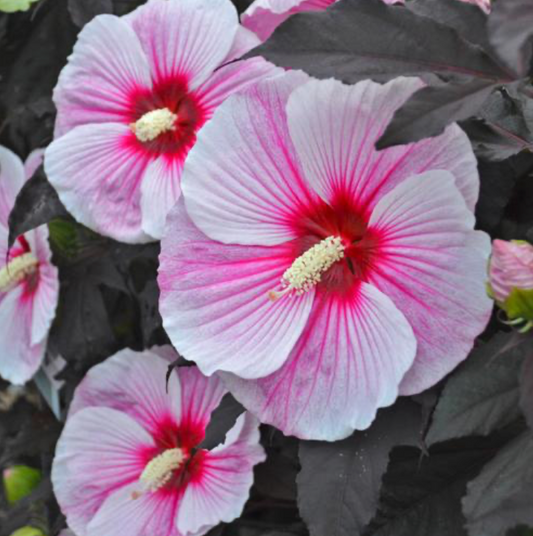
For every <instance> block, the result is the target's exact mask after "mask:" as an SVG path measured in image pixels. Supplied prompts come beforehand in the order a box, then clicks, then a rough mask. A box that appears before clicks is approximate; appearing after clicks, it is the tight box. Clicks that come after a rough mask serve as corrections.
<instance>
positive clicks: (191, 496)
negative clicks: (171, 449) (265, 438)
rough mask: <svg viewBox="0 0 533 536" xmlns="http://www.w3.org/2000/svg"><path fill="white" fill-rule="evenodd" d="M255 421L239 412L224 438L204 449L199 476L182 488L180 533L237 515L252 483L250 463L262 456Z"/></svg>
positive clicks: (202, 529)
mask: <svg viewBox="0 0 533 536" xmlns="http://www.w3.org/2000/svg"><path fill="white" fill-rule="evenodd" d="M258 424H259V423H258V421H257V420H256V419H255V418H254V417H252V415H250V414H249V413H246V414H244V415H241V416H240V417H239V419H238V420H237V423H236V424H235V426H234V427H233V428H232V429H231V430H230V431H229V432H228V435H227V437H226V441H225V443H224V444H223V445H220V446H218V447H216V448H215V449H213V450H212V451H210V452H208V453H206V455H205V458H204V460H203V464H202V473H201V477H200V478H199V479H197V480H195V481H192V482H191V483H190V484H189V485H188V486H187V488H186V490H185V493H184V495H183V498H182V500H181V501H180V504H179V507H178V512H177V513H178V517H177V527H178V529H179V531H180V533H182V534H188V535H197V534H198V535H199V534H205V533H206V532H207V531H208V530H209V529H210V528H212V527H214V526H215V525H218V523H220V522H221V521H222V522H225V523H229V522H231V521H233V520H234V519H236V518H238V517H239V516H240V515H241V513H242V510H243V508H244V504H245V503H246V501H247V499H248V496H249V494H250V488H251V487H252V484H253V478H254V475H253V468H254V465H256V464H258V463H260V462H262V461H264V460H265V457H266V456H265V452H264V450H263V448H262V447H261V445H259V429H258Z"/></svg>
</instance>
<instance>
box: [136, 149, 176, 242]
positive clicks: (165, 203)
mask: <svg viewBox="0 0 533 536" xmlns="http://www.w3.org/2000/svg"><path fill="white" fill-rule="evenodd" d="M182 171H183V161H182V160H181V159H180V158H167V157H165V156H164V155H163V156H159V157H158V158H156V159H155V160H152V161H151V162H150V164H149V165H148V167H147V168H146V171H145V173H144V177H143V180H142V184H141V212H142V229H143V231H144V232H145V233H146V234H147V235H150V236H153V237H154V238H158V239H161V238H162V236H163V232H164V229H165V222H166V220H167V214H168V213H169V211H170V209H171V208H172V207H173V206H174V205H175V204H176V202H177V201H178V199H179V197H180V194H181V188H180V182H181V174H182Z"/></svg>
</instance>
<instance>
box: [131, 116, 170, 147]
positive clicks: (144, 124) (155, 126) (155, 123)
mask: <svg viewBox="0 0 533 536" xmlns="http://www.w3.org/2000/svg"><path fill="white" fill-rule="evenodd" d="M177 119H178V116H177V115H176V114H174V113H172V112H171V111H170V110H169V109H168V108H160V109H158V110H152V111H151V112H147V113H145V114H144V115H143V116H142V117H141V118H140V119H139V120H138V121H136V122H135V123H131V125H130V128H131V130H132V132H133V133H134V134H135V136H137V139H138V140H139V141H142V142H147V141H153V140H155V139H156V138H157V137H158V136H160V135H161V134H163V133H165V132H170V131H172V130H175V128H176V126H175V123H176V120H177Z"/></svg>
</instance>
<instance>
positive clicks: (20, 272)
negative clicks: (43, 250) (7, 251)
mask: <svg viewBox="0 0 533 536" xmlns="http://www.w3.org/2000/svg"><path fill="white" fill-rule="evenodd" d="M38 266H39V261H38V260H37V259H36V258H35V255H34V254H33V253H29V252H28V253H24V254H22V255H19V256H18V257H15V258H14V259H12V260H11V261H9V262H8V263H7V264H6V265H5V266H4V267H3V268H2V269H1V270H0V292H7V291H8V290H11V289H12V288H14V287H16V286H17V285H18V284H19V283H20V282H21V281H22V280H23V279H25V278H26V277H27V276H29V275H31V274H33V273H34V272H35V271H36V270H37V267H38Z"/></svg>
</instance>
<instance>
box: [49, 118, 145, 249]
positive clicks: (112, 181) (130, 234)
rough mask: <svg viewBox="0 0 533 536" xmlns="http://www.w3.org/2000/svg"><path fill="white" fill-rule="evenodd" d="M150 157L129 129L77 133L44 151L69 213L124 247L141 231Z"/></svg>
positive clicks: (88, 128)
mask: <svg viewBox="0 0 533 536" xmlns="http://www.w3.org/2000/svg"><path fill="white" fill-rule="evenodd" d="M151 158H152V157H151V155H150V154H149V153H146V152H145V151H142V150H139V147H138V145H137V143H136V139H135V136H134V134H133V133H132V132H131V131H130V129H129V127H128V126H126V125H120V124H118V123H106V124H96V125H84V126H81V127H76V128H75V129H74V130H72V131H70V132H68V133H67V134H66V135H65V136H62V137H61V138H58V139H56V140H55V141H53V142H52V143H51V145H50V146H49V147H48V148H47V150H46V155H45V170H46V174H47V176H48V179H49V180H50V182H51V184H52V185H53V186H54V188H55V189H56V190H57V193H58V195H59V198H60V199H61V201H62V202H63V204H64V205H65V207H66V208H67V210H68V211H69V212H70V213H71V214H72V215H73V216H74V217H75V218H76V219H77V220H78V221H79V222H80V223H82V224H84V225H86V226H87V227H89V228H91V229H93V230H94V231H96V232H98V233H100V234H104V235H107V236H111V237H113V238H115V239H116V240H121V241H123V242H146V241H149V240H151V239H152V237H150V236H148V235H147V234H146V233H145V232H144V231H143V230H142V213H141V183H142V178H143V176H144V173H145V171H146V167H147V166H148V164H149V162H150V160H151Z"/></svg>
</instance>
